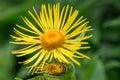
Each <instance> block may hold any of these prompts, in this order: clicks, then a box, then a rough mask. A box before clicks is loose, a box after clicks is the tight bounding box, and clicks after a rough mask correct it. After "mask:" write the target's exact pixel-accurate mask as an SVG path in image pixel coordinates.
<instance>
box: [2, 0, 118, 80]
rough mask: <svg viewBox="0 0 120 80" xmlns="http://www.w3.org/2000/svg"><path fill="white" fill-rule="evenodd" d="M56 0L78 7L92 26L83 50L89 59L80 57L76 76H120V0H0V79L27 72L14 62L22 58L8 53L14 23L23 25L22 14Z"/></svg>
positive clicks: (103, 79)
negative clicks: (85, 48)
mask: <svg viewBox="0 0 120 80" xmlns="http://www.w3.org/2000/svg"><path fill="white" fill-rule="evenodd" d="M56 2H60V3H61V6H64V5H66V4H70V5H71V6H73V7H74V9H78V10H79V11H80V12H79V16H82V15H83V16H84V17H86V18H88V20H89V21H90V25H92V26H93V28H94V30H93V31H92V32H89V34H93V37H92V38H91V39H89V42H90V45H91V49H89V50H85V51H83V52H84V53H85V54H87V55H89V56H90V57H91V60H89V61H88V60H83V59H81V60H80V62H81V66H80V67H79V66H75V67H74V69H75V72H74V74H75V78H76V80H120V0H0V80H14V78H15V77H16V76H17V77H21V78H24V79H25V77H26V76H27V70H26V66H23V65H21V64H18V63H17V62H18V61H19V60H21V58H16V57H15V55H12V54H11V50H13V49H15V48H16V47H17V46H15V45H12V44H10V43H9V41H11V38H10V34H13V27H15V24H20V25H23V21H22V19H21V16H28V13H27V10H32V7H33V6H35V8H36V9H37V10H39V9H40V6H41V4H43V3H45V4H47V3H51V4H54V3H56ZM66 80H70V79H66ZM71 80H73V79H71Z"/></svg>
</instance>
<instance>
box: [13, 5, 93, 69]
mask: <svg viewBox="0 0 120 80" xmlns="http://www.w3.org/2000/svg"><path fill="white" fill-rule="evenodd" d="M33 10H34V14H33V13H32V12H31V11H28V13H29V14H30V16H31V17H32V18H33V20H34V22H32V21H30V20H29V19H28V18H26V17H23V18H22V19H23V21H24V22H25V24H26V25H27V26H26V27H22V26H20V25H16V26H17V27H16V28H14V32H15V33H16V35H11V37H12V38H14V39H15V40H14V41H13V42H11V43H13V44H22V45H26V47H24V48H22V49H20V50H14V51H12V53H13V54H15V55H16V56H17V57H22V56H26V55H30V54H33V55H32V57H30V58H29V59H27V60H25V61H23V62H21V63H23V64H28V63H31V62H34V63H33V65H32V66H31V69H33V68H34V67H36V66H39V65H40V64H41V63H45V62H51V61H52V60H54V59H56V60H58V61H59V62H64V63H66V64H69V63H70V61H72V62H74V63H75V64H77V65H80V63H79V62H78V61H77V60H75V58H87V59H89V57H88V56H86V55H84V54H82V53H81V52H79V51H78V50H81V49H87V48H90V46H83V45H86V44H88V42H86V41H84V40H86V39H88V38H90V37H91V36H92V35H88V36H85V33H86V32H87V31H90V30H92V29H91V26H87V24H88V23H89V22H88V21H86V18H83V16H81V17H78V13H79V11H78V10H74V11H73V7H70V6H69V5H67V6H64V7H63V8H62V9H60V3H57V4H54V5H51V4H48V6H47V7H46V5H44V4H43V5H42V7H41V11H40V12H39V13H37V11H36V10H35V8H33ZM35 23H36V24H35ZM19 29H21V30H19ZM68 59H69V60H68Z"/></svg>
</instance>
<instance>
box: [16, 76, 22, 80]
mask: <svg viewBox="0 0 120 80" xmlns="http://www.w3.org/2000/svg"><path fill="white" fill-rule="evenodd" d="M15 80H23V79H21V78H19V77H15Z"/></svg>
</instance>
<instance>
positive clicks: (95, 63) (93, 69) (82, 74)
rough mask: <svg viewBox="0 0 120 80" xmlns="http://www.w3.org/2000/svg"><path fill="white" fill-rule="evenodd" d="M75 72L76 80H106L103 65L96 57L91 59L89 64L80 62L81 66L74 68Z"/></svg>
mask: <svg viewBox="0 0 120 80" xmlns="http://www.w3.org/2000/svg"><path fill="white" fill-rule="evenodd" d="M83 63H84V64H83ZM76 71H77V77H78V79H77V80H106V75H105V72H104V71H105V70H104V65H103V63H102V62H101V60H100V59H99V58H97V57H93V58H92V59H91V61H90V62H89V64H85V62H82V63H81V66H80V67H79V68H76Z"/></svg>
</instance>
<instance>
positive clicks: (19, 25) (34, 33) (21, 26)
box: [16, 24, 38, 35]
mask: <svg viewBox="0 0 120 80" xmlns="http://www.w3.org/2000/svg"><path fill="white" fill-rule="evenodd" d="M16 26H17V27H19V28H20V29H22V30H24V31H27V32H30V33H33V34H36V35H38V34H37V33H36V32H34V31H32V30H29V29H26V28H24V27H22V26H20V25H18V24H16Z"/></svg>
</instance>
